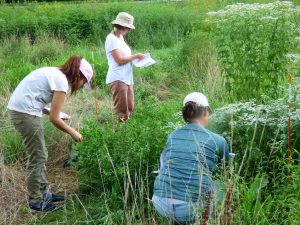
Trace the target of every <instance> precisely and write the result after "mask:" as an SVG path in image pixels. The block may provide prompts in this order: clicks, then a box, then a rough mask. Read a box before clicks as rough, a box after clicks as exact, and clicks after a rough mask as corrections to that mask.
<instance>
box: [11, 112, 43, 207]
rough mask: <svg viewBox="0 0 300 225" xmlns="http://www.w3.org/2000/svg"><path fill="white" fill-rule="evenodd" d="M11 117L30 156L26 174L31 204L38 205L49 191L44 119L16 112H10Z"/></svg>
mask: <svg viewBox="0 0 300 225" xmlns="http://www.w3.org/2000/svg"><path fill="white" fill-rule="evenodd" d="M10 116H11V121H12V123H13V125H14V126H15V128H16V129H17V130H18V131H19V133H20V134H21V137H22V139H23V144H24V147H25V149H26V152H27V155H28V159H27V168H26V173H27V190H28V195H29V202H30V203H37V202H40V201H42V200H43V194H44V193H45V192H46V191H47V190H48V181H47V177H46V162H47V158H48V151H47V148H46V146H45V139H44V129H43V125H42V118H40V117H37V116H32V115H29V114H26V113H20V112H16V111H10Z"/></svg>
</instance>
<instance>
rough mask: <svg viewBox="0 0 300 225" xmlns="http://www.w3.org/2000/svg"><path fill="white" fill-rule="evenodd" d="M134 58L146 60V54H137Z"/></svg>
mask: <svg viewBox="0 0 300 225" xmlns="http://www.w3.org/2000/svg"><path fill="white" fill-rule="evenodd" d="M134 58H135V59H139V60H141V59H143V58H145V54H142V53H137V54H135V55H134Z"/></svg>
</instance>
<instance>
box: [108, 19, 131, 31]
mask: <svg viewBox="0 0 300 225" xmlns="http://www.w3.org/2000/svg"><path fill="white" fill-rule="evenodd" d="M112 24H117V25H120V26H122V27H127V28H129V29H132V30H134V29H135V27H134V26H133V25H128V24H125V23H122V22H120V21H117V20H114V21H112Z"/></svg>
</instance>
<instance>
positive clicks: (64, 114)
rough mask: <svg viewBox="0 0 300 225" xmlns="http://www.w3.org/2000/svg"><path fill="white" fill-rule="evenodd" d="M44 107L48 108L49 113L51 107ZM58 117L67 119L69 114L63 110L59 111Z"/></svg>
mask: <svg viewBox="0 0 300 225" xmlns="http://www.w3.org/2000/svg"><path fill="white" fill-rule="evenodd" d="M45 109H46V110H48V111H49V113H50V111H51V109H50V108H49V107H45ZM59 118H61V119H67V120H68V119H70V118H71V116H69V115H68V114H66V113H64V112H60V113H59Z"/></svg>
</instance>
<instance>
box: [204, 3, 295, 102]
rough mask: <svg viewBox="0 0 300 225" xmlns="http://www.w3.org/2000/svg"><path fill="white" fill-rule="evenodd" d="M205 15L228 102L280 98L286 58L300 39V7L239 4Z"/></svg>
mask: <svg viewBox="0 0 300 225" xmlns="http://www.w3.org/2000/svg"><path fill="white" fill-rule="evenodd" d="M208 14H209V17H210V18H209V20H210V21H209V23H211V24H210V26H211V35H212V37H213V38H214V41H215V44H216V48H217V51H218V58H219V62H220V63H221V66H222V70H223V72H224V75H225V78H226V80H225V81H226V88H227V91H228V94H229V96H230V97H231V99H238V100H251V99H253V98H255V99H256V100H257V101H259V102H261V101H262V98H261V95H262V94H266V95H269V96H270V97H279V96H280V94H281V93H279V92H278V89H277V86H278V85H279V84H281V83H282V81H284V79H285V78H286V74H287V66H288V58H287V57H286V55H287V53H288V52H289V51H293V50H294V49H295V45H296V36H297V35H299V27H300V24H299V16H300V7H298V6H295V5H293V3H291V2H275V3H269V4H242V3H240V4H236V5H230V6H227V7H225V9H224V10H220V11H217V12H210V13H208Z"/></svg>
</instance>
